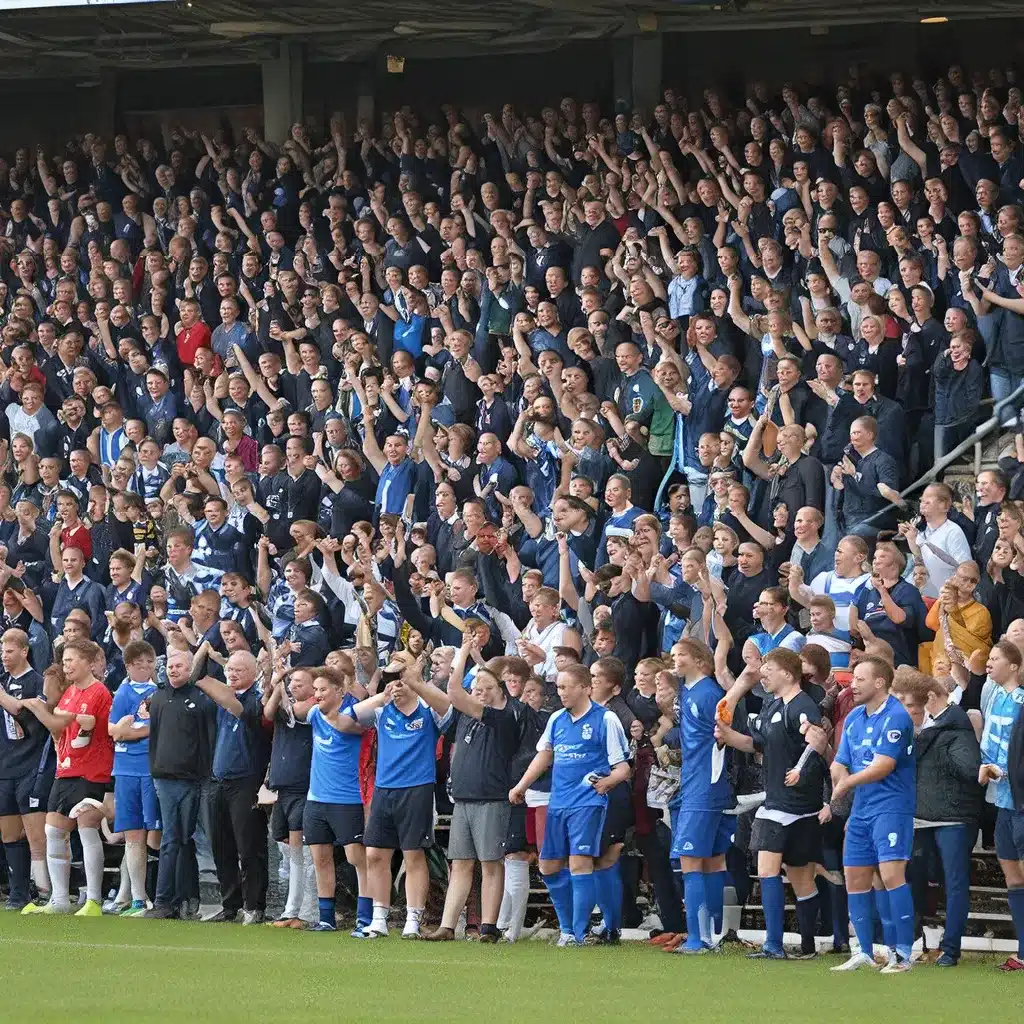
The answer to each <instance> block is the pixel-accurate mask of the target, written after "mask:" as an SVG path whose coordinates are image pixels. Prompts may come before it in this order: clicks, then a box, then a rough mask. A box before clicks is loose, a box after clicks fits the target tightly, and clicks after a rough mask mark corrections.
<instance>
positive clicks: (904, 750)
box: [807, 656, 917, 974]
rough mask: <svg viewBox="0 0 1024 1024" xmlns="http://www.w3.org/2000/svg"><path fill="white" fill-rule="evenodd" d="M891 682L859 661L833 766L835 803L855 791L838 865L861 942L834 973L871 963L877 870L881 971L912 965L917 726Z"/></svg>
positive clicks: (878, 668) (877, 664)
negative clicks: (909, 874)
mask: <svg viewBox="0 0 1024 1024" xmlns="http://www.w3.org/2000/svg"><path fill="white" fill-rule="evenodd" d="M892 679H893V670H892V666H891V665H890V664H889V663H888V662H886V661H883V660H882V659H881V658H878V657H873V656H869V657H864V658H861V659H860V661H858V662H857V666H856V668H855V669H854V670H853V682H852V683H851V684H850V687H851V689H852V691H853V699H854V703H855V705H856V706H855V707H854V709H853V710H852V711H851V712H850V713H849V715H847V718H846V724H845V726H844V728H843V736H842V739H841V740H840V742H839V749H838V751H837V752H836V756H835V760H834V761H833V762H832V784H833V788H832V801H833V802H835V801H836V800H837V799H839V798H840V797H842V796H843V795H844V794H845V793H848V792H849V791H851V790H852V791H853V809H852V810H851V812H850V818H849V821H848V822H847V826H846V841H845V843H844V845H843V867H844V869H845V874H846V889H847V892H848V894H849V901H850V919H851V920H852V921H853V926H854V930H855V931H856V933H857V941H858V942H859V943H860V951H859V952H858V953H854V954H853V956H851V957H850V959H849V960H848V961H847V962H846V963H845V964H840V965H839V966H838V967H833V968H832V970H833V971H854V970H856V969H857V968H858V967H863V966H868V967H874V966H875V962H874V960H873V959H872V956H871V952H872V939H873V936H874V917H873V914H872V891H873V890H872V888H871V885H872V881H873V879H874V874H875V871H876V869H877V871H878V873H879V875H881V878H882V884H883V885H884V887H885V888H884V889H879V890H877V891H875V892H874V902H875V908H876V909H877V911H878V916H879V918H880V919H881V921H882V930H883V934H885V935H886V936H888V938H887V944H888V945H889V947H890V949H889V963H888V964H887V965H886V966H885V967H883V968H882V971H883V973H885V974H898V973H901V972H903V971H909V970H910V968H911V960H910V952H911V947H912V946H913V944H914V901H913V898H912V896H911V892H910V886H909V885H907V883H906V870H907V861H908V860H909V859H910V853H911V848H912V847H913V843H914V808H915V804H916V785H917V766H916V761H915V758H914V723H913V722H912V721H911V718H910V716H909V715H908V714H907V712H906V709H905V708H904V707H903V705H902V704H900V702H899V701H898V700H897V699H896V698H895V697H893V696H892V695H891V694H890V693H889V688H890V687H891V686H892ZM820 732H821V730H818V729H813V728H808V729H807V736H808V742H809V743H811V745H812V746H814V747H815V749H819V753H820V752H821V751H820V746H821V737H820V736H818V735H817V734H818V733H820ZM812 738H813V739H814V740H815V742H813V743H812V742H811V741H812ZM890 939H891V941H889V940H890ZM893 945H895V949H893V948H892V946H893Z"/></svg>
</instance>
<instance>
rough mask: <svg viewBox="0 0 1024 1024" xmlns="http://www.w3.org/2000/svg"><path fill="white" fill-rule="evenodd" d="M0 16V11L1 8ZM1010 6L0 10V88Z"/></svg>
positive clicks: (380, 2) (253, 5) (614, 3)
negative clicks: (293, 47)
mask: <svg viewBox="0 0 1024 1024" xmlns="http://www.w3.org/2000/svg"><path fill="white" fill-rule="evenodd" d="M0 8H2V4H0ZM1020 12H1021V8H1020V4H1019V2H1018V0H974V2H971V0H961V2H956V0H920V2H919V3H916V4H912V5H908V6H906V7H903V8H900V9H896V8H895V6H894V5H893V3H892V0H859V2H857V3H853V2H851V0H844V2H841V3H840V2H836V0H723V2H722V3H703V2H702V3H693V2H691V0H676V2H671V0H639V2H638V3H636V4H635V5H633V6H631V7H630V9H629V10H628V11H624V10H623V7H622V4H621V2H620V0H492V2H491V3H490V4H488V5H487V6H486V7H484V6H482V5H481V4H479V3H470V2H468V0H362V2H360V3H351V2H347V0H305V2H303V3H302V4H301V5H296V6H285V5H283V4H282V3H280V2H279V0H193V2H191V3H189V2H187V0H175V2H166V3H145V4H135V5H132V6H102V7H97V6H92V7H64V8H45V9H41V10H34V11H23V10H19V11H10V10H0V77H3V78H30V77H47V78H53V77H65V76H82V75H88V74H94V73H96V72H97V71H99V70H102V69H139V70H151V69H154V68H175V67H177V68H180V67H182V66H183V65H186V64H187V65H189V66H193V67H194V66H202V65H226V64H254V63H258V62H260V61H261V60H264V59H268V58H272V57H273V56H274V55H275V54H276V53H277V49H278V46H279V42H280V41H281V40H290V41H294V42H298V43H302V44H304V45H305V47H306V54H307V60H309V61H313V62H316V61H362V60H367V59H372V58H374V57H376V56H377V55H379V54H380V53H382V52H394V53H400V54H402V55H404V56H408V57H446V56H455V55H461V56H476V55H481V54H488V53H498V52H502V51H503V52H530V51H533V52H536V51H544V50H551V49H555V48H557V47H558V46H559V45H561V44H563V43H567V42H573V41H581V40H588V39H605V38H610V37H614V36H622V35H634V34H637V33H639V32H642V31H661V32H697V31H721V30H728V29H735V30H750V29H756V28H762V29H771V28H777V29H778V28H796V27H802V28H807V27H812V26H815V25H821V26H830V27H835V26H839V25H851V24H870V23H876V24H877V23H882V22H888V23H892V22H893V21H905V22H917V21H919V20H920V19H921V18H923V17H928V16H937V15H945V16H948V17H949V18H950V20H951V21H952V20H954V19H956V18H957V17H961V18H970V19H977V18H983V17H985V18H998V17H1020Z"/></svg>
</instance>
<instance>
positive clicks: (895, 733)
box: [885, 729, 902, 743]
mask: <svg viewBox="0 0 1024 1024" xmlns="http://www.w3.org/2000/svg"><path fill="white" fill-rule="evenodd" d="M885 738H886V739H887V740H888V741H889V742H890V743H899V741H900V740H901V739H902V736H901V735H900V731H899V729H890V730H889V731H888V732H887V733H886V734H885Z"/></svg>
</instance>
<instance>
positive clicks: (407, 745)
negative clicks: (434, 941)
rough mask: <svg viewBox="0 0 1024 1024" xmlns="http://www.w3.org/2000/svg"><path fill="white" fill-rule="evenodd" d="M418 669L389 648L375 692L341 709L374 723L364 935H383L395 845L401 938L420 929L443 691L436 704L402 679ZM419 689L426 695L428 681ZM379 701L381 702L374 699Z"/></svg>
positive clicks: (444, 721) (445, 713)
mask: <svg viewBox="0 0 1024 1024" xmlns="http://www.w3.org/2000/svg"><path fill="white" fill-rule="evenodd" d="M419 674H420V665H419V662H418V661H417V660H416V659H414V658H413V656H412V655H411V654H409V653H407V652H406V651H396V652H395V654H394V655H393V656H392V659H391V663H390V664H389V665H388V666H387V667H386V668H385V669H384V670H383V672H382V673H381V678H382V679H383V680H384V681H385V682H386V683H387V686H386V687H385V691H384V697H385V701H387V703H385V702H384V701H382V700H381V699H380V697H381V696H382V695H380V694H378V695H377V696H376V697H371V698H369V699H368V700H365V701H363V702H362V703H361V704H359V705H357V706H356V707H355V708H352V709H351V710H350V711H349V712H348V713H349V715H350V716H353V717H355V719H356V721H358V722H359V724H360V725H374V724H375V725H376V726H377V778H376V788H375V789H374V793H373V802H372V803H371V804H370V817H369V819H368V821H367V822H366V832H365V834H364V836H363V842H364V844H365V846H366V867H367V874H368V876H369V883H370V890H371V892H372V894H373V920H372V921H371V922H370V927H369V928H367V929H366V931H365V936H366V937H367V938H377V937H382V938H383V937H386V936H387V934H388V911H389V910H390V909H391V858H392V855H393V854H394V852H395V850H401V851H402V858H403V860H404V861H405V903H406V919H405V928H404V930H403V931H402V938H403V939H418V938H419V937H420V920H421V918H422V917H423V909H424V907H425V906H426V903H427V892H428V890H429V888H430V874H429V872H428V870H427V858H426V855H425V853H424V850H425V849H426V848H427V847H429V846H431V845H432V844H433V842H434V783H435V782H436V780H437V756H436V750H437V740H438V737H440V735H441V733H442V732H443V731H444V730H445V729H446V728H447V726H448V723H449V722H450V721H451V717H452V715H451V708H450V706H449V702H448V699H447V697H445V695H444V694H443V693H441V691H440V690H438V691H437V700H436V704H437V706H436V707H435V706H432V705H431V704H430V703H429V702H428V701H427V700H424V699H421V698H420V697H419V696H417V694H416V693H415V691H414V690H413V689H412V688H411V687H409V686H407V685H406V680H408V679H409V678H412V677H416V676H418V675H419ZM423 692H424V695H425V696H427V697H430V698H433V694H432V693H431V691H430V688H429V687H424V688H423ZM382 705H383V706H382Z"/></svg>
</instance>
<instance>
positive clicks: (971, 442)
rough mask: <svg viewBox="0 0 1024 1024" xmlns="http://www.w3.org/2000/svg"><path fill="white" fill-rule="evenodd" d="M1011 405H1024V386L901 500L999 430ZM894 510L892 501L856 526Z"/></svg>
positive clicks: (996, 406) (905, 491) (1003, 400)
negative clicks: (1005, 409)
mask: <svg viewBox="0 0 1024 1024" xmlns="http://www.w3.org/2000/svg"><path fill="white" fill-rule="evenodd" d="M1010 403H1015V404H1024V384H1021V385H1020V387H1018V388H1017V390H1016V391H1014V392H1013V393H1012V394H1009V395H1007V396H1006V397H1005V398H1001V399H1000V400H999V401H998V402H996V403H995V404H994V405H993V406H992V413H993V415H992V416H990V417H989V418H988V419H987V420H985V422H984V423H982V424H981V425H980V426H979V427H978V429H977V430H975V432H974V433H973V434H972V435H971V436H970V437H969V438H967V440H966V441H962V442H961V443H960V444H958V445H957V446H956V447H955V448H954V449H953V450H952V451H951V452H950V453H949V454H948V455H943V456H942V458H941V459H937V460H936V462H935V465H934V466H932V467H931V469H929V470H926V471H925V472H924V473H923V474H922V475H921V476H920V477H918V479H917V480H915V481H914V482H913V483H912V484H910V485H909V486H908V487H905V488H904V489H903V490H902V491H900V498H901V499H903V498H906V497H907V496H908V495H910V494H913V493H914V492H915V491H917V490H919V489H921V488H923V487H927V485H928V484H930V483H931V482H932V480H934V479H935V477H937V476H938V475H939V474H940V473H941V472H942V471H943V470H944V469H946V468H947V467H948V466H951V465H952V464H953V463H954V462H956V460H957V459H959V458H960V456H961V455H964V454H965V453H966V452H968V451H969V450H970V449H971V448H973V447H974V446H975V445H976V444H977V443H978V442H979V441H983V440H984V439H985V438H986V437H988V436H989V434H991V433H992V432H993V431H994V430H999V428H1000V426H1001V425H1002V424H1001V422H1000V421H1001V417H1000V415H999V414H1000V412H1001V411H1002V410H1003V409H1004V408H1005V407H1006V406H1007V405H1009V404H1010ZM894 508H899V503H897V502H895V501H890V502H889V504H888V505H886V506H885V507H884V508H880V509H879V510H878V511H877V512H873V513H872V514H871V515H869V516H868V517H867V518H866V519H862V520H861V521H860V523H857V524H855V525H857V526H860V525H863V524H865V523H870V522H871V521H872V520H874V519H877V518H878V517H879V516H883V515H885V514H886V513H888V512H890V511H891V510H892V509H894Z"/></svg>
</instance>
